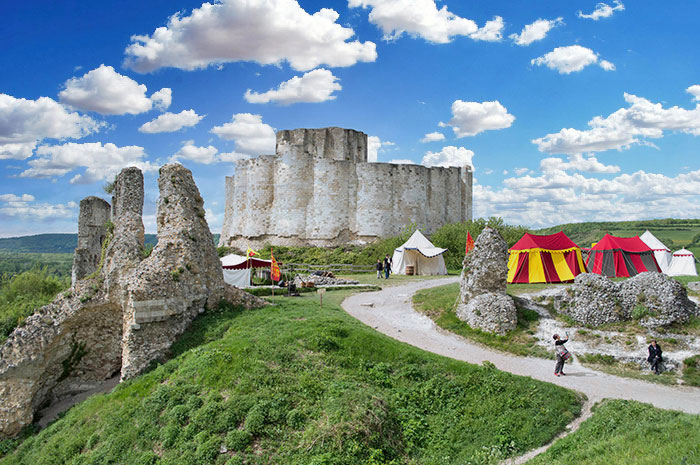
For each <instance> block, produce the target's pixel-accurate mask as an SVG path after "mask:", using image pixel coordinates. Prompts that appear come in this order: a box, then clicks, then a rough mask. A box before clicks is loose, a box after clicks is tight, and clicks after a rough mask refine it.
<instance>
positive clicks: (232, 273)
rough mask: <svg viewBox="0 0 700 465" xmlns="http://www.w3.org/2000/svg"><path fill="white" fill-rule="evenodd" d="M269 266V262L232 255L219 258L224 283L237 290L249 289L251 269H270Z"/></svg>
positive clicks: (270, 262) (270, 263)
mask: <svg viewBox="0 0 700 465" xmlns="http://www.w3.org/2000/svg"><path fill="white" fill-rule="evenodd" d="M271 265H272V261H271V260H261V259H259V258H254V257H251V258H250V259H249V258H246V257H244V256H242V255H236V254H233V253H232V254H229V255H226V256H225V257H221V268H223V272H224V281H225V282H227V283H229V284H230V285H232V286H236V287H238V288H243V287H251V286H250V270H251V269H252V268H270V266H271Z"/></svg>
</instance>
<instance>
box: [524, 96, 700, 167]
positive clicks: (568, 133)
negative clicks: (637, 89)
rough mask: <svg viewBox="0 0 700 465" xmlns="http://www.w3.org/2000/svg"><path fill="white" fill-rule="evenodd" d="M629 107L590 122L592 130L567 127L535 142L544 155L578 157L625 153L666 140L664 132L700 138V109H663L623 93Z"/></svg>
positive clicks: (660, 105)
mask: <svg viewBox="0 0 700 465" xmlns="http://www.w3.org/2000/svg"><path fill="white" fill-rule="evenodd" d="M624 97H625V101H626V102H627V103H628V104H629V106H628V107H627V108H620V109H619V110H617V111H615V112H613V113H612V114H610V115H608V116H607V117H605V118H603V117H602V116H596V117H595V118H593V119H592V120H590V121H589V122H588V126H590V129H587V130H579V129H573V128H564V129H561V130H560V131H559V132H557V133H553V134H547V135H546V136H544V137H540V138H538V139H534V140H533V141H532V143H534V144H535V145H537V148H538V149H539V150H540V151H541V152H546V153H561V154H569V155H573V154H577V153H585V152H602V151H605V150H611V149H617V150H623V149H626V148H629V147H630V146H631V145H633V144H646V145H650V144H651V142H650V141H648V140H647V139H656V138H660V137H663V135H664V131H680V132H684V133H687V134H692V135H695V136H698V135H700V107H698V106H696V107H695V108H694V109H692V110H686V109H684V108H680V107H677V106H674V107H670V108H664V107H663V105H662V104H660V103H652V102H651V101H649V100H647V99H645V98H643V97H637V96H636V95H632V94H627V93H625V94H624Z"/></svg>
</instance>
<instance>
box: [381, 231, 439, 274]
mask: <svg viewBox="0 0 700 465" xmlns="http://www.w3.org/2000/svg"><path fill="white" fill-rule="evenodd" d="M446 251H447V249H441V248H440V247H435V246H434V245H433V244H432V243H431V242H430V241H429V240H428V239H426V238H425V236H424V235H423V234H421V232H420V231H418V230H416V232H414V233H413V235H412V236H411V237H410V238H409V239H408V240H407V241H406V242H405V243H404V244H403V245H402V246H401V247H399V248H398V249H396V250H394V256H393V257H392V271H393V272H394V273H395V274H406V267H407V266H412V267H413V274H415V275H420V276H429V275H436V274H447V268H446V267H445V259H444V258H443V257H442V254H443V253H445V252H446Z"/></svg>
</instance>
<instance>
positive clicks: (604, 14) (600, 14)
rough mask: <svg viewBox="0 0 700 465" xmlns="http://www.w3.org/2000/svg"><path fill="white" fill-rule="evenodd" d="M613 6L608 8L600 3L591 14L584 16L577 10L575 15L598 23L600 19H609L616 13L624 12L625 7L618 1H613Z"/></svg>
mask: <svg viewBox="0 0 700 465" xmlns="http://www.w3.org/2000/svg"><path fill="white" fill-rule="evenodd" d="M613 5H615V6H610V5H608V4H607V3H603V2H601V3H598V4H597V5H596V6H595V10H593V12H592V13H590V14H584V13H583V12H582V11H580V10H579V12H578V13H577V15H578V17H579V18H587V19H592V20H593V21H598V20H599V19H600V18H609V17H610V16H612V15H613V14H614V13H615V12H616V11H624V9H625V5H623V4H622V2H621V1H620V0H613Z"/></svg>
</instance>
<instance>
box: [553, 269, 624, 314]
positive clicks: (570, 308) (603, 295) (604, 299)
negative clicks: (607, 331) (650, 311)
mask: <svg viewBox="0 0 700 465" xmlns="http://www.w3.org/2000/svg"><path fill="white" fill-rule="evenodd" d="M554 302H555V303H554V306H555V309H556V310H557V311H558V312H560V313H563V314H565V315H568V316H570V317H571V318H573V319H574V320H575V321H577V322H579V323H582V324H584V325H588V326H600V325H602V324H605V323H614V322H617V321H623V320H627V319H629V318H630V315H631V313H630V311H629V309H628V308H625V307H624V306H623V305H622V302H621V301H620V288H619V286H618V285H617V283H615V282H613V281H611V280H610V279H609V278H607V277H605V276H601V275H599V274H595V273H581V274H579V275H578V276H576V278H574V284H573V285H572V286H571V287H569V288H567V289H566V291H565V293H564V294H562V295H561V296H560V297H559V298H556V299H555V301H554Z"/></svg>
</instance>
